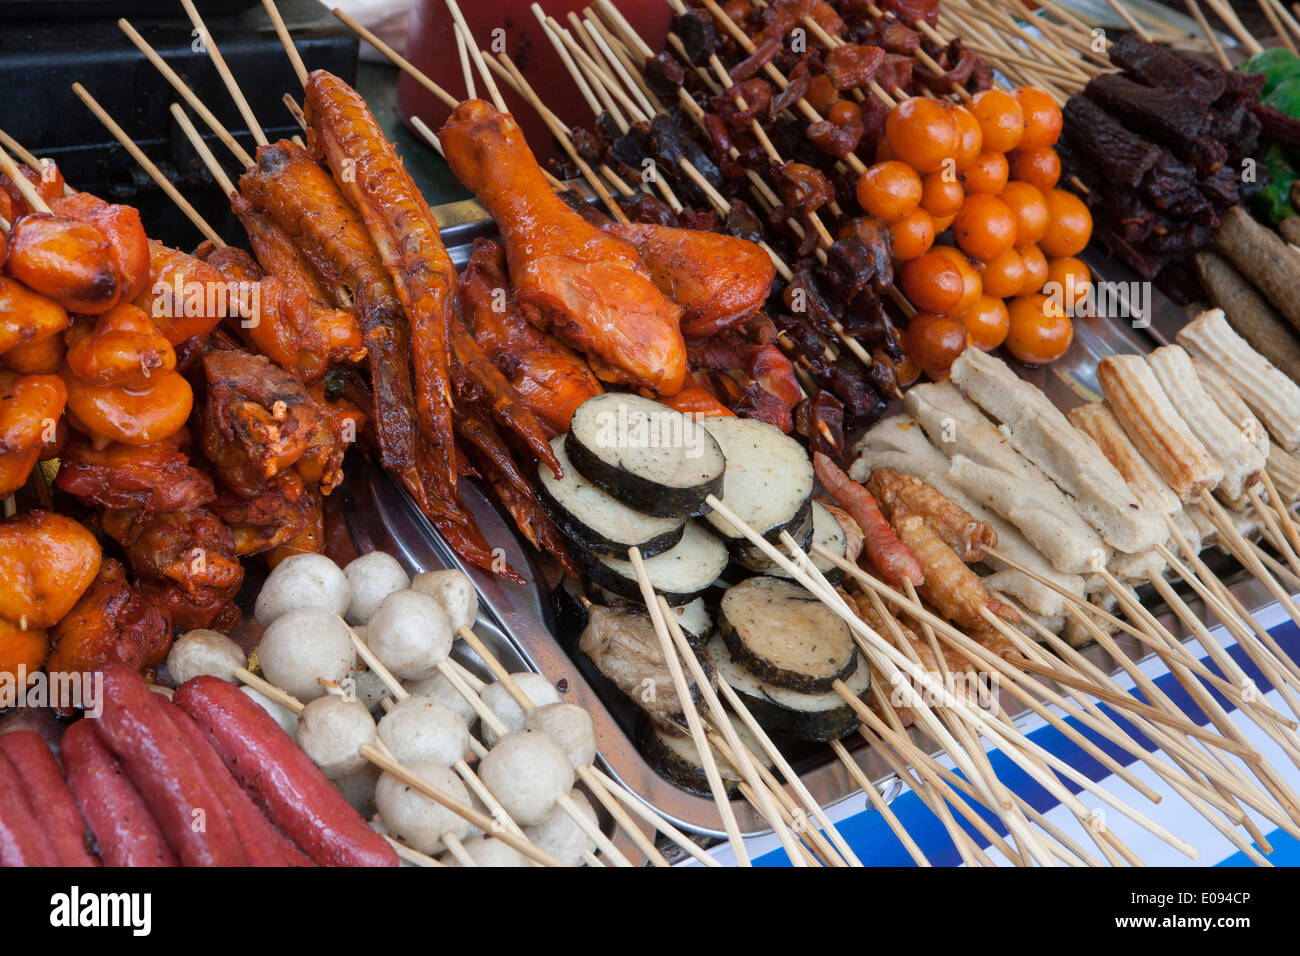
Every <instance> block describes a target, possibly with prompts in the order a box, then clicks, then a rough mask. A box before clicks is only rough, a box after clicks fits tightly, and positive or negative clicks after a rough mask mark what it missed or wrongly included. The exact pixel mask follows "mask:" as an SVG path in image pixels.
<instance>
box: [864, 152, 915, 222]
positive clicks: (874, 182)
mask: <svg viewBox="0 0 1300 956" xmlns="http://www.w3.org/2000/svg"><path fill="white" fill-rule="evenodd" d="M857 193H858V202H859V203H860V204H861V206H862V208H863V209H865V210H866V211H867V212H869V213H871V215H873V216H875V217H876V218H877V219H883V220H884V221H885V222H894V221H896V220H899V219H902V218H903V217H904V216H906V215H908V214H909V213H911V212H912V210H914V209H915V208H916V207H917V205H918V204H919V203H920V202H921V177H920V176H918V175H917V174H916V170H914V169H913V168H912V167H911V166H908V165H907V164H906V163H900V162H899V161H898V160H896V159H891V160H888V161H886V162H883V163H876V165H874V166H868V167H867V171H866V172H865V173H863V174H862V175H861V176H859V177H858V187H857Z"/></svg>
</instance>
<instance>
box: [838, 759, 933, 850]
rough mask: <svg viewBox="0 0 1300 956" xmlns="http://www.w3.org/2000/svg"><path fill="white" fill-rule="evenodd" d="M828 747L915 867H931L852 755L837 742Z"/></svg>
mask: <svg viewBox="0 0 1300 956" xmlns="http://www.w3.org/2000/svg"><path fill="white" fill-rule="evenodd" d="M830 746H831V750H833V751H834V752H835V756H836V757H838V758H839V759H840V763H842V764H843V765H844V768H845V769H846V770H847V771H848V772H849V776H850V777H852V778H853V782H854V783H856V784H857V785H858V786H859V787H861V788H862V792H863V793H865V794H866V795H867V802H869V803H870V804H871V807H872V809H873V810H875V811H876V812H877V813H879V814H880V816H881V819H883V820H884V821H885V823H886V825H887V826H888V827H889V829H890V830H891V831H893V834H894V836H896V837H897V838H898V842H899V843H901V844H902V845H903V849H904V850H906V851H907V855H908V856H910V857H911V858H912V860H913V861H914V862H915V863H916V865H917V866H931V865H932V864H931V863H930V860H929V858H928V857H927V856H926V855H925V852H924V851H923V850H922V849H921V848H920V847H919V846H918V845H917V843H916V841H915V840H914V839H912V834H910V833H908V832H907V827H905V826H903V824H902V821H900V820H899V819H898V814H896V813H894V809H893V807H891V806H890V805H889V804H887V803H886V802H885V798H884V797H882V796H881V795H880V791H879V790H877V789H876V785H875V784H874V783H872V782H871V781H870V780H869V779H867V775H866V774H865V773H863V772H862V768H861V767H859V766H858V762H857V761H856V760H854V759H853V755H852V754H851V753H849V750H848V748H847V747H845V746H844V744H843V743H842V742H841V741H838V740H832V741H830Z"/></svg>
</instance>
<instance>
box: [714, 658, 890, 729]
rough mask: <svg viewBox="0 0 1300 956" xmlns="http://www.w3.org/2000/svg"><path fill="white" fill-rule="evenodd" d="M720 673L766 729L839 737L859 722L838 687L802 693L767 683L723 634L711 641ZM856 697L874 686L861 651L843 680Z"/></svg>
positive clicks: (864, 694) (862, 695)
mask: <svg viewBox="0 0 1300 956" xmlns="http://www.w3.org/2000/svg"><path fill="white" fill-rule="evenodd" d="M708 648H709V656H710V657H712V658H713V663H714V666H715V667H717V669H718V676H719V677H721V678H722V679H724V680H725V681H726V682H727V683H728V684H730V685H731V687H732V689H733V690H734V691H735V692H736V693H737V694H739V695H740V697H741V699H742V700H743V701H744V702H745V706H746V707H748V708H749V712H750V713H751V714H753V715H754V719H755V720H757V721H758V722H759V723H760V724H762V725H763V729H764V730H767V731H768V732H769V733H773V734H784V735H786V736H788V737H795V738H797V739H799V740H815V741H827V740H839V739H840V738H842V737H845V736H847V735H849V734H851V733H852V732H853V731H854V729H855V728H856V727H857V726H858V723H859V721H858V717H857V714H855V713H854V712H853V708H852V707H850V706H849V705H848V704H847V703H845V702H844V698H842V697H841V696H840V695H839V694H837V693H836V692H835V691H833V690H830V691H825V692H823V693H819V694H801V693H799V692H798V691H793V690H786V689H785V688H784V687H776V686H774V685H772V684H768V683H766V682H764V681H763V680H761V679H760V678H758V677H757V676H755V675H754V673H753V672H751V671H750V670H749V669H748V668H746V667H745V666H744V665H743V664H741V663H740V662H739V661H738V660H736V658H735V656H734V655H733V654H732V653H731V651H730V649H729V648H728V647H727V643H726V641H724V640H723V639H722V638H721V637H720V636H718V637H714V638H713V639H711V640H710V641H709V643H708ZM844 684H845V686H846V687H848V689H849V691H850V692H851V693H852V694H853V695H854V696H856V697H859V698H861V697H865V696H866V694H867V692H868V691H869V690H870V689H871V669H870V667H869V666H868V665H867V662H866V661H865V660H864V659H863V658H862V655H860V654H859V655H858V663H857V666H856V667H855V668H854V670H853V673H852V674H850V675H849V676H848V678H847V679H846V680H845V681H844Z"/></svg>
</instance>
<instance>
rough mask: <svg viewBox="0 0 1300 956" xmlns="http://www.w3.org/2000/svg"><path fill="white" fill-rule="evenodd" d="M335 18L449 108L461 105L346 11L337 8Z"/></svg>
mask: <svg viewBox="0 0 1300 956" xmlns="http://www.w3.org/2000/svg"><path fill="white" fill-rule="evenodd" d="M334 16H336V17H338V18H339V19H340V20H342V21H343V24H344V25H345V26H346V27H347V28H348V29H349V30H351V31H352V32H353V33H355V34H356V35H357V36H359V37H361V38H362V39H363V40H365V41H366V42H367V43H369V44H370V45H371V46H372V47H374V48H375V49H376V50H378V51H379V52H380V53H382V54H383V55H384V56H386V57H387V58H388V59H389V60H391V61H392V63H393V64H394V65H395V66H397V67H398V68H399V69H401V70H402V71H403V72H404V73H406V75H407V76H409V77H411V78H412V79H413V80H415V82H417V83H419V84H420V85H421V86H423V87H424V88H425V89H426V90H428V91H429V92H430V93H432V94H433V95H434V96H436V97H438V99H440V100H442V102H443V103H445V104H446V105H447V106H449V107H451V108H452V109H455V108H456V107H457V106H458V105H459V104H460V100H458V99H456V97H454V96H452V95H451V94H450V93H448V92H447V91H446V90H444V89H443V88H442V87H441V86H439V85H438V84H437V83H435V82H433V80H431V79H429V77H428V76H427V75H426V74H425V73H424V72H423V71H421V70H419V69H418V68H416V66H415V64H413V63H411V62H410V61H408V60H407V59H406V58H405V57H403V56H402V55H401V54H400V53H398V52H397V51H396V50H394V49H393V48H392V47H391V46H389V45H388V44H387V43H385V42H384V41H383V40H381V39H379V37H377V36H376V35H375V34H374V33H372V32H371V31H369V30H367V29H366V28H365V27H363V26H362V25H361V24H360V23H358V22H357V21H356V20H354V19H353V18H352V17H351V16H350V15H348V13H347V12H346V11H344V10H340V9H339V8H338V7H335V8H334Z"/></svg>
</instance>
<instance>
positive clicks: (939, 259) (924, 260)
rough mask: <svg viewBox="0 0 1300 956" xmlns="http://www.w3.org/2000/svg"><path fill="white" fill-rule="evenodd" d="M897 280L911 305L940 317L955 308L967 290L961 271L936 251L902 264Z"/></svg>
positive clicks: (933, 250) (932, 250)
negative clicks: (935, 313)
mask: <svg viewBox="0 0 1300 956" xmlns="http://www.w3.org/2000/svg"><path fill="white" fill-rule="evenodd" d="M899 280H900V281H901V282H902V285H903V292H904V293H906V295H907V298H908V299H909V300H910V301H911V303H912V304H913V305H914V306H916V307H917V308H918V309H920V310H921V311H922V312H937V313H938V314H940V315H945V314H947V313H949V312H951V311H952V310H953V309H954V308H956V306H957V303H959V302H960V301H961V300H962V293H963V292H965V289H966V282H965V279H964V277H963V275H962V270H961V269H960V268H958V266H957V264H956V263H954V262H953V261H952V260H951V259H949V258H948V257H947V256H946V255H944V254H943V253H941V252H939V251H938V250H936V249H931V250H930V251H929V252H926V253H923V254H921V255H919V256H917V257H916V258H915V259H912V260H910V261H908V262H907V263H905V264H904V265H903V268H902V269H901V270H899Z"/></svg>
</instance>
